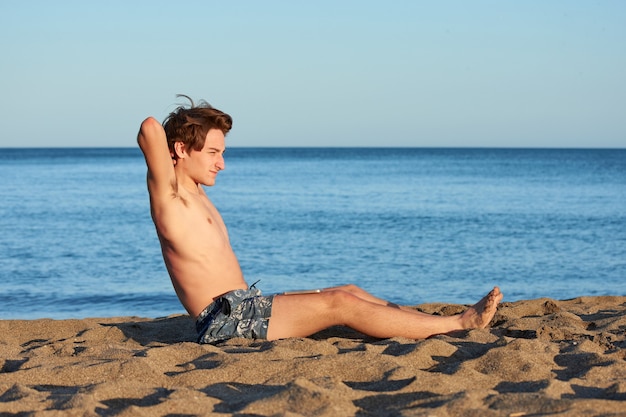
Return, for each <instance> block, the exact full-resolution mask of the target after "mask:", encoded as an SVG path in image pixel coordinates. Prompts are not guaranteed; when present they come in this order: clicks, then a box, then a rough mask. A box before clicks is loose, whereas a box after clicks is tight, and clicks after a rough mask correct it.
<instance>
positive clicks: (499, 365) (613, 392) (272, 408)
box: [0, 297, 626, 417]
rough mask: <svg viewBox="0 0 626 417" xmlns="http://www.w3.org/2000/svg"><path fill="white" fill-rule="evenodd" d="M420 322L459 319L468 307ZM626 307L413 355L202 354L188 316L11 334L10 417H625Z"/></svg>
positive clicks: (500, 326)
mask: <svg viewBox="0 0 626 417" xmlns="http://www.w3.org/2000/svg"><path fill="white" fill-rule="evenodd" d="M416 308H417V309H419V310H422V311H425V312H428V313H436V314H444V315H448V314H455V313H458V312H460V311H462V310H463V309H464V308H465V307H464V306H459V305H452V306H450V305H445V304H424V305H420V306H416ZM625 332H626V297H580V298H576V299H573V300H566V301H557V300H551V299H537V300H525V301H518V302H512V303H511V302H507V303H503V304H502V305H501V306H500V308H499V310H498V313H497V314H496V317H495V318H494V320H493V321H492V326H491V327H490V328H488V329H485V330H471V331H463V332H458V333H456V334H452V335H445V336H436V337H433V338H431V339H428V340H421V341H413V340H408V339H403V338H394V339H386V340H378V339H371V338H368V337H364V336H363V335H361V334H359V333H356V332H354V331H352V330H350V329H347V328H332V329H329V330H326V331H324V332H321V333H319V334H316V335H315V336H313V337H310V338H303V339H286V340H281V341H276V342H266V341H246V340H242V339H235V340H231V341H228V342H226V343H223V344H222V345H219V346H211V345H199V344H196V343H195V342H194V340H195V333H194V328H193V322H192V320H191V319H190V318H189V317H188V316H182V315H179V316H171V317H166V318H159V319H144V318H136V317H122V318H103V319H99V318H87V319H82V320H48V319H41V320H32V321H26V320H24V321H22V320H5V321H0V350H1V353H2V354H1V356H0V359H1V361H2V362H0V368H1V369H0V416H151V417H153V416H169V417H174V416H179V417H182V416H192V415H218V416H220V415H226V416H228V415H232V416H235V415H237V416H275V415H282V416H525V415H551V416H560V415H562V416H566V415H567V416H576V415H598V416H612V415H623V416H626V336H625Z"/></svg>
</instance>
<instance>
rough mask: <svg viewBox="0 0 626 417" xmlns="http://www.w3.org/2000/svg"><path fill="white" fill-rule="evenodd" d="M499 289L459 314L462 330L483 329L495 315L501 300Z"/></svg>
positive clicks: (496, 288)
mask: <svg viewBox="0 0 626 417" xmlns="http://www.w3.org/2000/svg"><path fill="white" fill-rule="evenodd" d="M502 297H503V295H502V293H501V292H500V288H498V287H494V288H493V290H491V291H490V292H489V294H487V295H486V296H484V297H483V298H482V299H481V300H480V301H479V302H477V303H476V304H474V305H473V306H471V307H470V308H469V309H468V310H467V311H466V312H464V313H463V314H461V323H462V325H463V328H464V329H484V328H485V327H487V325H488V324H489V322H490V321H491V319H492V318H493V316H494V315H495V314H496V310H497V308H498V303H500V301H501V300H502Z"/></svg>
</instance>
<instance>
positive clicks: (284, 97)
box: [0, 0, 626, 148]
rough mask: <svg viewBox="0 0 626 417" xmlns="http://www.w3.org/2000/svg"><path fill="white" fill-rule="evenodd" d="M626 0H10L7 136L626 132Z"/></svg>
mask: <svg viewBox="0 0 626 417" xmlns="http://www.w3.org/2000/svg"><path fill="white" fill-rule="evenodd" d="M625 22H626V1H622V0H614V1H591V0H589V1H575V0H568V1H557V0H555V1H504V0H497V1H496V0H494V1H445V0H443V1H412V0H407V1H389V2H381V1H366V0H359V1H339V0H337V1H325V0H316V1H307V2H304V1H287V0H285V1H232V2H229V1H220V2H216V1H209V0H204V1H184V2H175V1H167V2H166V1H155V0H151V1H133V0H124V1H116V0H110V1H102V2H91V1H84V0H80V1H62V0H60V1H47V0H45V1H43V0H42V1H32V0H21V1H9V0H0V39H1V42H2V53H1V54H0V75H1V77H0V92H1V94H2V96H1V99H0V115H1V116H0V147H18V146H135V142H134V141H135V135H136V132H137V128H138V126H139V123H140V122H141V121H142V120H143V118H144V117H146V116H148V115H153V116H155V117H157V118H158V119H159V120H162V119H163V118H164V117H165V116H166V115H167V113H168V112H169V111H171V110H172V109H173V108H174V107H175V104H176V103H179V102H180V101H179V100H178V99H176V97H175V95H176V94H177V93H184V94H188V95H190V96H192V97H193V98H196V99H200V98H203V99H206V100H207V101H209V102H210V103H211V104H213V105H214V106H215V107H218V108H220V109H222V110H224V111H226V112H228V113H230V114H231V115H232V116H233V118H234V130H233V131H232V132H231V134H230V136H229V139H228V146H479V147H483V146H489V147H491V146H497V147H620V148H623V147H626V23H625Z"/></svg>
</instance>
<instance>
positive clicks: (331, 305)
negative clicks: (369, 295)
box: [325, 286, 362, 310]
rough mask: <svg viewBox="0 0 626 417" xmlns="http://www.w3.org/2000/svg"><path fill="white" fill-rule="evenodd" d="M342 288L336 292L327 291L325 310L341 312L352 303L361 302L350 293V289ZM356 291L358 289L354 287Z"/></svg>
mask: <svg viewBox="0 0 626 417" xmlns="http://www.w3.org/2000/svg"><path fill="white" fill-rule="evenodd" d="M347 287H348V286H344V287H341V288H338V289H336V290H332V291H328V292H326V293H325V294H326V295H327V297H326V303H327V308H328V309H329V310H341V309H344V308H346V307H347V306H350V305H352V304H354V303H358V302H360V301H362V300H361V299H360V298H359V297H358V296H357V295H356V294H354V293H353V292H352V291H351V288H350V289H349V288H347ZM354 287H355V288H357V289H358V287H356V286H354Z"/></svg>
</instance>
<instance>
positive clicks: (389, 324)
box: [267, 287, 502, 340]
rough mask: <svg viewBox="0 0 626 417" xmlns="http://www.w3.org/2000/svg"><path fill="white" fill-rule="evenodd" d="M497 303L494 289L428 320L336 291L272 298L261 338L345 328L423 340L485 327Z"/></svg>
mask: <svg viewBox="0 0 626 417" xmlns="http://www.w3.org/2000/svg"><path fill="white" fill-rule="evenodd" d="M501 299H502V293H500V290H499V289H498V288H497V287H496V288H494V289H493V290H491V292H490V293H489V294H487V295H486V296H485V297H484V298H483V299H482V300H480V301H479V302H478V303H476V304H474V305H473V306H472V307H470V308H469V309H468V310H467V311H466V312H464V313H463V314H459V315H456V316H432V315H429V314H423V313H417V312H413V311H406V310H401V309H398V308H397V307H392V306H387V305H383V304H380V303H379V302H373V301H368V300H365V299H363V298H360V297H358V296H357V295H355V294H354V293H352V292H350V291H345V290H342V289H327V290H324V291H322V292H321V293H317V294H302V295H277V296H275V297H274V304H273V307H272V317H271V319H270V324H269V329H268V335H267V337H268V339H270V340H275V339H282V338H286V337H305V336H309V335H311V334H313V333H316V332H318V331H320V330H323V329H326V328H328V327H331V326H335V325H345V326H348V327H351V328H353V329H355V330H357V331H359V332H361V333H364V334H366V335H369V336H373V337H378V338H389V337H398V336H399V337H407V338H411V339H424V338H427V337H429V336H433V335H435V334H442V333H448V332H451V331H454V330H462V329H470V328H483V327H486V326H487V325H488V324H489V322H490V321H491V319H492V318H493V316H494V314H495V313H496V309H497V305H498V303H499V302H500V300H501ZM416 313H417V314H416Z"/></svg>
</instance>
